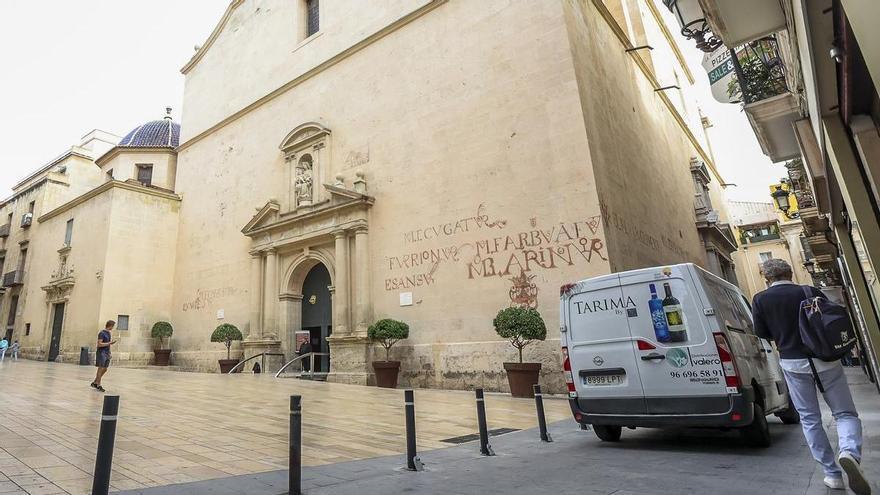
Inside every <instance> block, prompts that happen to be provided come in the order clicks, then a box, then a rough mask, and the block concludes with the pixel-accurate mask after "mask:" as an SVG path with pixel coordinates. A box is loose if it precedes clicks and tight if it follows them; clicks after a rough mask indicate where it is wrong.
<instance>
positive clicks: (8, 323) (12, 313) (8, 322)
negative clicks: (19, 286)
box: [6, 296, 18, 328]
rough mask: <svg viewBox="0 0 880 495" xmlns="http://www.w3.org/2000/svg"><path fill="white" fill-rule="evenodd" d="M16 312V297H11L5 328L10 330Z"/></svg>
mask: <svg viewBox="0 0 880 495" xmlns="http://www.w3.org/2000/svg"><path fill="white" fill-rule="evenodd" d="M16 311H18V296H12V299H10V300H9V316H8V317H7V318H6V326H7V327H8V328H12V327H13V326H14V325H15V312H16Z"/></svg>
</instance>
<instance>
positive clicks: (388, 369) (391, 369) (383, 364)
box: [373, 361, 400, 388]
mask: <svg viewBox="0 0 880 495" xmlns="http://www.w3.org/2000/svg"><path fill="white" fill-rule="evenodd" d="M373 370H374V371H375V372H376V386H377V387H382V388H397V376H398V375H399V374H400V361H373Z"/></svg>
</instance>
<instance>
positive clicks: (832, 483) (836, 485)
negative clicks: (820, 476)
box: [823, 476, 846, 490]
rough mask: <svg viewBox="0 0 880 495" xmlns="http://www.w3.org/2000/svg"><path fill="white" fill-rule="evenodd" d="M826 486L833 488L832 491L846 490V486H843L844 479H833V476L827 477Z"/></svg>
mask: <svg viewBox="0 0 880 495" xmlns="http://www.w3.org/2000/svg"><path fill="white" fill-rule="evenodd" d="M823 481H825V486H827V487H828V488H831V489H832V490H846V485H844V484H843V478H832V477H831V476H826V477H825V479H824V480H823Z"/></svg>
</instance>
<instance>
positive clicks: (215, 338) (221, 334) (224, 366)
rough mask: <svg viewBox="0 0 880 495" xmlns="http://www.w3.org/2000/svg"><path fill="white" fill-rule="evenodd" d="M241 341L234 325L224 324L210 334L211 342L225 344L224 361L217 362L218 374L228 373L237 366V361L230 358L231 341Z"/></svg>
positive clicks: (239, 333)
mask: <svg viewBox="0 0 880 495" xmlns="http://www.w3.org/2000/svg"><path fill="white" fill-rule="evenodd" d="M241 339H242V335H241V330H239V329H238V328H237V327H236V326H235V325H230V324H229V323H224V324H222V325H220V326H218V327H217V328H215V329H214V333H212V334H211V342H222V343H224V344H226V359H220V360H218V361H219V363H220V373H229V370H231V369H232V368H233V367H234V366H235V365H236V364H238V359H232V358H231V349H232V341H233V340H241Z"/></svg>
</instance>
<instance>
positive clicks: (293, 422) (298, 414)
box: [287, 395, 302, 495]
mask: <svg viewBox="0 0 880 495" xmlns="http://www.w3.org/2000/svg"><path fill="white" fill-rule="evenodd" d="M287 462H288V468H287V469H288V474H287V493H288V494H289V495H302V397H301V396H299V395H291V396H290V452H289V454H288V461H287Z"/></svg>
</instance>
